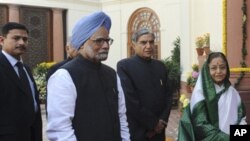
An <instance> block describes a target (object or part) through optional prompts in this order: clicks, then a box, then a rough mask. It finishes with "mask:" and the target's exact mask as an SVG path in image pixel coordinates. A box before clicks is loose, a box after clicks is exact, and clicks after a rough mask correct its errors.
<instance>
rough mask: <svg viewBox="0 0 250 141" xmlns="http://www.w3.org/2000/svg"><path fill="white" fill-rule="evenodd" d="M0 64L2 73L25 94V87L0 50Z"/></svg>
mask: <svg viewBox="0 0 250 141" xmlns="http://www.w3.org/2000/svg"><path fill="white" fill-rule="evenodd" d="M0 65H1V66H2V67H3V68H4V69H3V70H5V71H4V73H5V74H6V75H7V76H8V78H10V79H11V80H12V81H13V83H14V84H15V85H17V86H18V87H19V88H20V89H21V90H22V91H24V93H25V94H27V93H26V91H25V89H24V88H23V87H22V85H21V82H20V80H19V77H18V75H17V73H16V71H15V70H14V68H13V67H12V65H11V64H10V62H9V61H8V59H7V58H6V57H5V56H4V55H3V53H2V52H0Z"/></svg>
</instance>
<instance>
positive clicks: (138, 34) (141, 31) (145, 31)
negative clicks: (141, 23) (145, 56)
mask: <svg viewBox="0 0 250 141" xmlns="http://www.w3.org/2000/svg"><path fill="white" fill-rule="evenodd" d="M145 34H152V36H153V38H155V35H154V33H153V32H152V31H150V30H149V29H146V28H142V29H139V30H138V31H136V32H135V33H134V34H133V35H132V42H134V43H136V42H137V40H138V39H139V37H141V36H142V35H145Z"/></svg>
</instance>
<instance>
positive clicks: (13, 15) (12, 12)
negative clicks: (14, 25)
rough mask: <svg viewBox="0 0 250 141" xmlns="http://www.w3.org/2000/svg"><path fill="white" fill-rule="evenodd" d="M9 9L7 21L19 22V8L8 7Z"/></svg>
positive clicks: (15, 6)
mask: <svg viewBox="0 0 250 141" xmlns="http://www.w3.org/2000/svg"><path fill="white" fill-rule="evenodd" d="M8 7H9V21H10V22H19V7H18V6H17V5H8Z"/></svg>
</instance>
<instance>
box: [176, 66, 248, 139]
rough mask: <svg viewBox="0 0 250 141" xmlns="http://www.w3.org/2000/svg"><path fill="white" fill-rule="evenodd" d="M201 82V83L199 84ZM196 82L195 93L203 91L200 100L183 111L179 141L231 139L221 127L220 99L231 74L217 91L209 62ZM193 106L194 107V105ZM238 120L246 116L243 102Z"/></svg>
mask: <svg viewBox="0 0 250 141" xmlns="http://www.w3.org/2000/svg"><path fill="white" fill-rule="evenodd" d="M197 83H200V84H197ZM197 83H196V86H195V89H194V92H193V94H192V97H193V95H195V94H197V93H199V92H201V93H202V97H203V98H204V99H201V100H200V101H196V102H194V103H195V104H194V103H192V98H191V105H190V104H189V105H188V106H187V107H186V108H185V109H184V111H183V114H182V117H181V120H180V121H179V128H178V141H229V137H230V136H229V134H226V133H225V132H223V131H221V130H220V128H219V114H218V101H219V99H220V97H221V95H222V94H224V93H225V92H226V91H227V90H228V89H229V87H230V86H231V83H230V81H229V75H227V78H226V80H225V81H224V89H222V90H221V91H219V92H218V93H216V89H215V85H214V83H213V80H212V78H211V76H210V75H209V70H208V64H206V62H205V64H204V65H203V68H202V71H201V74H200V76H199V78H198V81H197ZM192 106H193V107H192ZM237 117H238V122H237V123H235V124H239V123H240V121H241V119H242V118H243V117H245V109H244V105H243V104H242V103H240V104H239V106H238V115H237Z"/></svg>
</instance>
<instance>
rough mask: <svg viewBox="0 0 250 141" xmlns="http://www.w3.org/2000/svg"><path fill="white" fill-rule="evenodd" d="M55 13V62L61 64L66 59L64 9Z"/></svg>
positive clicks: (54, 10) (56, 10)
mask: <svg viewBox="0 0 250 141" xmlns="http://www.w3.org/2000/svg"><path fill="white" fill-rule="evenodd" d="M52 11H53V60H54V61H56V62H60V61H62V60H63V59H64V44H63V15H62V9H52Z"/></svg>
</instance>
